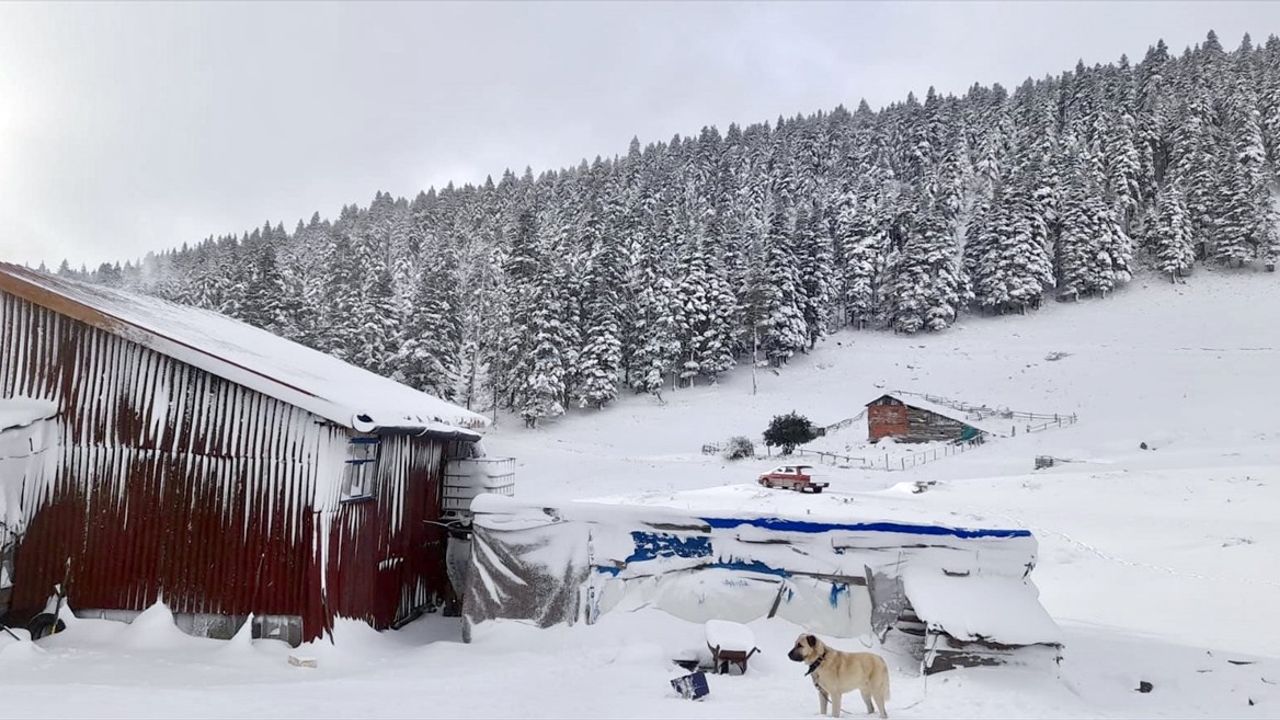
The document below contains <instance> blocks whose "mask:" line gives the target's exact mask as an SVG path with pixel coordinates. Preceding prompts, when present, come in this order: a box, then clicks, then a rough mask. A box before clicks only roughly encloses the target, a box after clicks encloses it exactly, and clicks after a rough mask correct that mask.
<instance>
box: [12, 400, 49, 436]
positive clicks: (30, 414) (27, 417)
mask: <svg viewBox="0 0 1280 720" xmlns="http://www.w3.org/2000/svg"><path fill="white" fill-rule="evenodd" d="M57 414H58V404H57V403H55V402H53V401H51V400H40V399H37V398H27V397H11V398H0V430H7V429H9V428H20V427H26V426H27V425H30V424H32V423H34V422H36V421H38V420H45V419H47V418H51V417H53V416H54V415H57Z"/></svg>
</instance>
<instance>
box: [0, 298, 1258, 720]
mask: <svg viewBox="0 0 1280 720" xmlns="http://www.w3.org/2000/svg"><path fill="white" fill-rule="evenodd" d="M1212 280H1213V282H1198V283H1196V284H1194V285H1189V286H1181V285H1179V286H1174V285H1170V284H1168V283H1166V282H1161V281H1143V280H1141V279H1140V280H1139V281H1136V282H1135V286H1141V285H1144V284H1145V285H1147V286H1148V287H1134V288H1132V289H1131V290H1129V291H1126V292H1123V293H1120V294H1118V295H1117V296H1116V297H1114V298H1111V299H1108V300H1107V301H1105V302H1082V303H1079V304H1076V305H1071V306H1066V305H1056V304H1054V305H1050V306H1048V307H1046V308H1044V309H1043V310H1042V311H1041V312H1039V313H1037V314H1036V315H1034V316H1028V317H1025V318H1024V317H1015V318H1003V319H998V320H994V319H993V320H987V319H981V318H970V319H966V320H963V321H962V322H961V323H960V324H959V325H958V326H957V327H955V328H954V329H952V330H951V331H948V332H947V333H944V334H941V335H934V336H929V337H926V338H918V337H902V336H894V335H892V334H890V333H858V334H854V333H846V334H839V335H836V336H833V337H831V338H829V339H827V340H826V341H825V342H824V343H822V344H821V345H820V347H819V349H818V351H816V352H814V353H813V354H811V355H809V356H804V357H800V358H797V359H796V360H795V361H793V363H792V365H791V367H790V368H789V369H788V370H787V371H786V372H784V373H783V374H781V375H777V376H775V375H773V374H772V373H769V372H764V373H761V374H760V375H759V377H758V380H759V386H760V390H759V393H758V394H757V395H755V396H752V395H751V378H750V372H749V370H739V371H737V372H736V373H734V374H732V375H731V376H730V377H728V378H726V379H725V380H724V381H723V382H721V384H720V385H718V386H716V387H699V388H696V389H692V390H687V391H679V392H674V393H669V394H667V395H666V396H665V398H666V400H667V404H665V405H659V404H657V402H656V401H655V400H654V399H652V398H651V397H648V396H637V397H628V398H624V399H623V400H622V401H620V402H619V403H618V405H617V406H615V407H612V408H609V409H606V410H604V411H601V412H587V411H583V412H577V411H575V412H573V413H571V414H570V415H568V416H567V417H564V418H562V419H560V420H559V421H558V422H556V423H552V424H548V425H546V426H545V427H542V428H539V429H537V430H526V429H524V428H523V427H522V426H521V423H520V422H519V419H518V418H513V417H505V418H502V419H501V420H502V423H501V425H500V427H499V428H498V430H497V431H495V432H493V433H491V434H490V437H489V439H488V440H487V441H486V444H487V445H488V449H489V451H490V453H493V454H512V455H514V456H516V457H517V458H518V470H517V473H518V475H517V477H518V484H517V493H518V495H519V496H520V497H522V498H525V499H539V498H543V499H547V500H556V501H562V500H566V499H574V498H607V499H611V500H614V501H618V502H628V503H649V504H655V505H666V506H673V507H684V508H698V509H707V508H717V509H731V510H736V509H751V510H754V511H759V512H769V511H773V510H778V511H781V512H786V513H788V514H806V513H807V514H811V515H814V516H821V517H831V518H845V519H856V518H859V517H860V513H865V512H870V511H877V510H878V509H883V508H886V507H890V508H892V509H893V510H894V512H895V514H898V515H907V516H918V517H920V518H922V519H934V520H937V521H941V522H951V523H956V524H966V525H974V524H979V523H995V524H996V525H998V526H1023V527H1027V528H1029V529H1031V530H1032V531H1033V532H1034V533H1035V534H1036V537H1037V539H1038V540H1039V543H1040V561H1039V565H1038V567H1037V568H1036V569H1035V572H1034V575H1033V577H1034V579H1035V582H1036V584H1037V585H1038V586H1039V587H1040V590H1041V601H1042V603H1043V604H1044V606H1045V608H1046V609H1047V610H1048V611H1049V613H1050V614H1051V615H1052V616H1053V617H1054V618H1055V619H1056V620H1057V621H1058V623H1059V624H1060V625H1061V626H1062V628H1063V630H1064V631H1065V633H1066V640H1065V643H1066V647H1065V651H1064V655H1065V659H1064V661H1063V664H1062V667H1061V671H1060V675H1057V676H1056V675H1055V674H1054V673H1053V672H1052V671H1051V670H1049V669H1043V668H1041V669H1015V668H993V669H981V670H960V671H953V672H949V673H944V674H941V675H937V676H933V677H932V678H931V679H930V681H929V683H928V686H927V688H926V687H925V686H924V685H923V684H922V683H921V680H920V678H919V677H918V676H917V675H915V674H914V671H913V668H912V662H911V661H910V659H909V658H906V657H899V656H896V655H891V656H890V658H889V661H890V667H891V669H892V671H893V683H894V686H893V697H892V699H891V700H890V702H889V712H890V716H891V717H895V718H923V717H1081V716H1089V717H1160V716H1163V717H1190V716H1210V717H1250V718H1254V717H1256V718H1276V717H1280V692H1278V688H1280V686H1277V685H1276V683H1277V682H1280V653H1278V652H1277V650H1276V640H1277V636H1276V632H1275V630H1274V629H1273V628H1271V627H1270V625H1269V623H1268V613H1269V612H1270V611H1269V610H1268V608H1272V607H1276V606H1280V579H1277V578H1276V577H1275V572H1274V569H1273V567H1274V565H1275V558H1276V557H1277V555H1280V523H1277V522H1276V519H1275V508H1277V507H1280V426H1277V424H1276V422H1275V415H1274V413H1275V408H1277V407H1280V381H1278V380H1277V373H1278V372H1280V330H1278V329H1277V325H1276V323H1275V322H1274V309H1275V308H1280V285H1277V283H1275V282H1274V278H1273V277H1269V276H1265V275H1261V274H1235V273H1223V276H1222V277H1218V278H1213V279H1212ZM1241 308H1246V309H1247V310H1246V311H1242V310H1241ZM1050 353H1065V355H1064V356H1062V357H1060V359H1057V360H1052V361H1050V360H1046V357H1047V356H1049V355H1050ZM884 389H905V390H912V391H919V392H929V393H932V394H937V395H942V396H947V397H953V398H957V399H963V400H966V401H969V402H972V403H983V404H987V405H992V406H1008V407H1011V408H1014V409H1018V410H1029V411H1037V412H1044V411H1049V412H1053V411H1058V412H1064V413H1073V412H1074V413H1077V414H1078V416H1079V418H1080V422H1079V424H1077V425H1075V426H1072V427H1069V428H1063V429H1052V430H1048V431H1045V432H1042V433H1035V434H1031V435H1027V434H1026V433H1025V432H1019V434H1018V435H1017V436H1016V437H1013V438H1008V439H996V440H993V441H990V442H988V443H987V444H986V445H984V446H982V447H980V448H978V449H975V450H973V451H971V452H967V453H965V454H964V455H961V456H958V457H952V458H947V459H944V460H938V461H936V462H930V463H927V464H924V465H921V466H920V467H918V468H916V469H914V470H909V471H905V472H884V471H869V470H842V469H839V468H833V467H825V468H820V469H819V471H820V472H822V473H824V474H825V475H826V476H827V479H829V480H831V481H832V487H831V488H830V489H829V490H828V492H827V493H824V494H822V495H819V496H809V495H804V496H802V495H799V494H795V493H788V492H786V491H778V490H775V491H766V490H763V489H761V488H759V487H758V486H756V485H754V484H752V480H753V478H754V477H755V475H756V474H757V473H758V472H760V471H762V470H764V469H766V468H767V467H769V466H770V465H771V464H772V461H768V460H759V461H741V462H737V463H728V462H725V461H723V460H720V459H719V458H716V457H710V456H705V455H702V454H701V453H700V452H699V450H700V447H701V446H702V444H704V443H710V442H715V441H720V440H723V439H725V438H727V437H728V436H730V435H735V434H742V435H749V436H756V435H758V434H759V432H760V431H761V430H762V429H763V428H764V426H765V424H766V422H767V421H768V419H769V417H770V416H772V415H773V414H776V413H780V412H786V411H789V410H793V409H794V410H797V411H799V412H801V413H804V414H808V415H809V416H810V417H812V418H814V419H815V420H816V421H818V422H821V423H829V422H834V421H836V420H839V419H841V418H845V417H850V416H853V415H856V414H857V413H858V412H859V411H860V410H861V405H862V403H864V402H866V401H867V400H869V399H871V398H873V397H875V396H876V395H877V394H878V393H880V392H882V391H883V390H884ZM857 427H861V426H860V425H858V424H855V425H854V428H855V429H856V428H857ZM856 435H857V433H856V432H854V431H852V430H851V431H850V434H849V437H850V438H854V439H856ZM1142 442H1145V443H1146V444H1147V445H1148V448H1150V449H1147V450H1142V449H1140V447H1139V444H1140V443H1142ZM1036 455H1053V456H1056V457H1058V458H1066V459H1071V460H1074V461H1077V462H1073V463H1060V464H1059V465H1057V466H1055V467H1053V468H1051V469H1047V470H1040V471H1033V469H1032V468H1033V459H1034V457H1035V456H1036ZM929 481H936V483H935V484H933V485H926V486H925V487H926V489H925V490H924V492H920V493H914V492H912V490H913V489H914V488H915V484H916V483H917V482H926V483H927V482H929ZM158 610H159V609H157V611H156V612H152V613H149V615H148V616H144V618H145V619H146V621H145V622H143V621H139V622H138V623H135V624H134V625H133V626H123V625H119V624H115V623H109V622H106V621H80V622H78V623H75V624H74V625H73V626H72V628H71V632H68V633H66V634H65V635H61V636H58V637H55V638H52V639H50V640H47V641H43V642H42V643H41V644H40V645H37V646H32V645H29V644H22V645H19V644H13V643H7V642H6V639H5V638H3V636H0V693H2V694H3V696H4V698H5V706H4V707H5V714H6V717H28V716H41V717H47V716H49V715H55V716H78V717H87V716H94V717H100V716H104V715H106V716H130V717H150V716H156V717H160V716H164V717H173V716H182V717H220V716H228V715H235V716H243V717H258V716H263V717H266V716H270V717H284V716H287V717H308V718H317V717H338V716H342V717H351V716H381V717H457V716H470V717H566V716H567V717H605V716H607V717H655V716H658V717H701V718H719V717H725V718H728V717H735V718H737V717H762V718H763V717H811V716H813V715H814V713H815V712H816V702H815V698H814V695H813V690H812V687H811V686H810V684H809V682H808V680H807V679H806V678H804V676H803V670H804V669H803V667H800V666H798V665H797V664H795V663H792V662H789V661H788V660H786V657H785V652H786V650H787V648H788V647H789V646H790V643H791V642H792V640H793V639H794V637H795V635H796V634H797V633H798V632H800V630H801V628H800V627H799V626H796V625H793V624H791V623H789V622H787V621H783V620H776V619H775V620H763V621H758V622H756V623H753V624H752V627H753V629H754V631H755V634H756V638H757V641H758V644H759V646H760V648H761V650H762V653H761V654H760V655H759V656H757V657H756V658H755V659H753V660H752V665H751V671H750V672H749V673H748V674H747V675H746V676H743V677H720V676H713V677H712V678H711V690H712V694H711V695H710V696H709V697H708V698H707V699H706V700H705V701H703V702H701V703H690V702H687V701H684V700H682V699H679V698H678V697H677V696H675V695H674V693H673V692H672V691H671V690H670V688H669V686H668V685H667V680H668V679H669V678H671V677H674V676H675V675H676V674H678V671H676V670H675V669H674V667H673V666H672V665H671V664H670V662H669V661H670V659H671V658H673V657H676V655H677V654H678V653H680V652H682V651H684V650H686V649H688V648H690V647H695V646H697V644H698V643H699V641H700V638H701V632H702V630H701V628H700V627H698V626H696V625H692V624H690V623H686V622H684V621H682V620H678V619H676V618H674V617H671V616H668V615H665V614H663V613H661V612H658V611H655V610H641V611H638V612H634V613H625V612H624V613H616V614H610V615H607V616H605V617H604V618H603V619H602V620H601V622H600V624H598V625H595V626H590V627H586V626H577V627H572V628H567V627H557V628H553V629H550V630H537V629H535V628H532V627H529V626H526V625H523V624H521V623H515V622H497V623H493V624H486V625H484V626H481V627H480V628H479V630H478V632H477V634H476V637H475V638H474V642H473V643H472V644H470V645H463V644H461V643H459V642H457V638H458V632H459V628H458V626H457V624H456V623H455V622H453V621H450V620H447V619H442V618H438V617H434V616H433V617H429V618H427V619H425V620H423V621H419V622H417V623H415V624H413V625H411V626H410V627H408V628H406V629H405V630H403V631H399V632H388V633H384V634H382V635H378V634H376V633H374V632H373V631H371V630H369V629H368V628H367V627H363V626H360V625H358V624H350V625H348V624H344V625H342V626H340V627H339V628H338V633H337V637H338V645H337V646H329V645H327V644H320V645H317V646H315V647H309V648H302V649H300V650H299V651H296V652H298V653H299V654H303V655H309V656H312V657H314V658H315V659H316V660H317V663H318V667H317V668H314V669H310V668H297V667H291V666H290V665H288V664H287V663H286V658H287V655H288V654H289V652H290V651H289V650H288V648H286V647H283V646H282V645H280V644H278V643H275V642H272V641H256V642H253V643H250V642H248V641H247V640H245V639H244V638H240V639H237V640H236V641H232V642H231V643H224V642H219V641H212V640H202V639H194V638H189V637H186V636H183V635H181V634H180V633H177V632H176V631H175V630H174V629H173V628H172V627H170V626H169V624H168V621H167V619H166V618H165V617H164V615H163V612H159V611H158ZM828 640H830V641H831V642H833V644H835V646H836V647H839V648H843V649H849V650H862V649H864V646H863V642H862V641H861V640H859V639H856V638H828ZM495 677H499V678H501V683H502V684H501V685H495V684H494V683H495V679H494V678H495ZM1144 681H1145V682H1149V683H1151V684H1152V686H1153V689H1152V690H1151V692H1149V693H1139V692H1137V691H1136V688H1137V687H1138V685H1139V683H1140V682H1144ZM211 689H212V691H211Z"/></svg>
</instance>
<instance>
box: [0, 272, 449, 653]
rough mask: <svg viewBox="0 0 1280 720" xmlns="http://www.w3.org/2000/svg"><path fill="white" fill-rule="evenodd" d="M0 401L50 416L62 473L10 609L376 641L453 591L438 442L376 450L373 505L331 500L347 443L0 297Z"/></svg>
mask: <svg viewBox="0 0 1280 720" xmlns="http://www.w3.org/2000/svg"><path fill="white" fill-rule="evenodd" d="M0 393H2V395H0V396H3V397H11V396H16V395H23V396H29V397H36V398H44V399H51V400H54V401H56V402H57V403H58V404H59V408H60V414H59V416H58V422H59V423H60V432H61V438H62V444H61V449H60V453H61V458H60V460H59V461H58V468H57V472H56V473H55V475H54V478H53V480H52V482H51V484H50V486H49V487H48V488H46V489H45V490H46V491H45V492H43V494H41V495H39V497H38V499H37V500H36V501H33V502H31V503H30V504H29V506H26V507H23V508H22V512H23V513H24V514H25V515H26V516H27V518H28V521H27V523H26V531H25V534H24V536H23V537H22V540H21V542H20V544H19V548H18V551H17V554H16V556H15V569H14V570H15V572H14V575H15V577H14V580H15V585H14V593H13V598H12V609H13V611H14V612H15V614H17V613H21V612H23V611H26V612H34V611H38V610H39V609H40V608H42V607H43V605H44V602H45V600H46V599H47V597H48V596H49V595H50V593H51V592H52V590H53V586H54V585H55V584H57V583H65V587H66V589H67V592H68V600H69V603H70V604H71V606H72V607H82V608H103V609H120V610H142V609H145V608H146V607H147V606H148V605H150V604H151V603H153V602H155V601H156V599H157V598H160V597H161V596H163V598H164V600H165V602H167V603H168V604H169V605H170V607H171V608H172V609H173V610H174V612H179V613H213V614H226V615H247V614H249V613H253V614H256V615H296V616H300V617H301V618H302V624H303V638H304V639H311V638H314V637H317V636H318V635H320V634H321V633H322V632H323V631H324V629H325V628H327V627H331V626H332V621H333V618H334V617H335V616H338V615H341V616H348V617H355V618H362V619H365V620H367V621H369V622H370V623H371V624H373V625H374V626H375V627H386V626H388V625H390V624H392V623H393V622H394V621H395V620H397V619H399V618H401V617H403V616H405V615H406V614H408V613H409V612H411V611H412V610H413V609H414V608H415V607H418V606H421V605H422V604H424V603H426V602H428V601H430V600H431V599H432V598H433V597H434V596H437V595H439V594H441V593H442V592H443V591H444V589H445V588H447V587H448V585H447V580H446V575H445V570H444V541H445V537H444V532H443V530H442V529H441V528H439V527H437V526H433V525H430V524H428V523H427V522H425V521H428V520H435V519H438V518H439V517H440V496H439V491H440V483H441V473H442V470H443V465H444V454H445V452H446V447H445V446H446V442H445V441H442V440H437V439H431V438H417V437H409V436H387V437H385V438H383V441H382V443H383V444H382V457H381V461H380V462H379V464H378V469H377V474H376V484H375V492H374V497H373V498H372V499H370V500H368V501H364V502H358V503H339V502H336V501H335V500H334V497H335V495H334V486H335V483H336V480H337V479H340V478H341V474H342V461H341V459H340V458H342V457H343V456H344V453H345V449H346V444H347V442H348V439H349V436H350V434H351V431H349V430H347V429H345V428H340V427H335V426H333V425H332V424H331V423H328V422H324V421H322V420H321V419H320V418H318V417H317V416H315V415H312V414H311V413H309V412H307V411H305V410H302V409H300V408H297V407H294V406H292V405H289V404H287V403H284V402H282V401H280V400H276V399H274V398H271V397H268V396H266V395H263V394H261V393H258V392H255V391H252V390H249V389H247V388H244V387H242V386H239V385H236V384H234V383H231V382H229V381H227V380H224V379H222V378H219V377H216V376H213V375H211V374H209V373H207V372H204V371H202V370H198V369H196V368H194V367H191V366H189V365H185V364H183V363H181V362H179V361H177V360H174V359H173V358H170V357H167V356H165V355H161V354H159V353H157V352H155V351H154V350H151V349H149V348H146V347H143V346H141V345H138V344H136V343H133V342H130V341H129V340H127V339H125V338H122V337H119V336H117V335H114V334H111V333H110V332H108V331H107V330H104V329H103V328H101V327H93V326H90V325H88V324H85V323H83V322H81V321H79V320H74V319H71V318H68V317H65V316H63V315H60V314H59V313H57V312H55V311H53V310H50V309H47V308H44V307H41V306H38V305H35V304H32V303H30V302H28V301H26V300H22V299H19V298H17V297H15V296H13V295H10V294H7V293H4V292H0Z"/></svg>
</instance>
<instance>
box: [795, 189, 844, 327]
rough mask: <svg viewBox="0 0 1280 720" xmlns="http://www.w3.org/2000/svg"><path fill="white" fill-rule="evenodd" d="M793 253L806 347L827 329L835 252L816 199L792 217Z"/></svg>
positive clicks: (833, 293) (832, 294) (832, 293)
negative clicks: (794, 229)
mask: <svg viewBox="0 0 1280 720" xmlns="http://www.w3.org/2000/svg"><path fill="white" fill-rule="evenodd" d="M795 232H796V242H795V253H796V255H797V261H798V268H797V270H798V272H799V277H800V313H801V316H802V317H803V318H804V324H805V334H806V338H807V340H808V347H809V348H813V346H814V345H815V344H817V342H818V339H819V338H821V337H822V336H823V335H825V334H826V333H827V331H828V325H829V322H830V310H831V306H832V299H833V297H834V295H835V257H834V255H835V253H834V249H833V247H832V240H831V236H830V235H829V234H828V230H827V225H826V223H825V222H823V217H822V208H821V206H819V205H818V203H816V202H812V203H810V205H809V206H808V207H803V206H802V207H801V208H800V212H799V214H798V216H797V218H796V231H795Z"/></svg>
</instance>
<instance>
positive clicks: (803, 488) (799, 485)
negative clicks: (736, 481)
mask: <svg viewBox="0 0 1280 720" xmlns="http://www.w3.org/2000/svg"><path fill="white" fill-rule="evenodd" d="M812 467H813V466H812V465H779V466H778V467H776V468H774V469H772V470H770V471H769V472H767V473H764V474H763V475H761V476H760V479H759V480H758V482H759V483H760V484H761V485H763V486H765V487H767V488H784V489H787V490H795V491H796V492H809V493H820V492H822V489H823V488H825V487H827V486H828V485H830V484H831V483H825V482H815V481H814V479H813V476H811V475H810V474H809V473H808V470H809V469H811V468H812Z"/></svg>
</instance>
